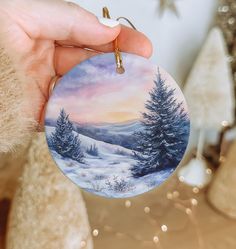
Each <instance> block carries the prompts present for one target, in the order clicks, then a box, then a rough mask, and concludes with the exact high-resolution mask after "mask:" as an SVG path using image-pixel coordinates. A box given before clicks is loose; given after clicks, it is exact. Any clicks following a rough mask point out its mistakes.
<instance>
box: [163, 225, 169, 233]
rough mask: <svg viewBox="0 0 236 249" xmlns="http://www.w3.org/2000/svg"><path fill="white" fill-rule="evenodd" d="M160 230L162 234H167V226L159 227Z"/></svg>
mask: <svg viewBox="0 0 236 249" xmlns="http://www.w3.org/2000/svg"><path fill="white" fill-rule="evenodd" d="M161 230H162V232H164V233H165V232H167V230H168V227H167V225H162V226H161Z"/></svg>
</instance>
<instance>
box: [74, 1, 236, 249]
mask: <svg viewBox="0 0 236 249" xmlns="http://www.w3.org/2000/svg"><path fill="white" fill-rule="evenodd" d="M76 2H77V3H79V4H80V5H81V6H82V7H85V8H87V9H88V10H90V11H92V12H94V13H95V14H96V15H98V16H101V10H102V7H103V6H107V7H108V8H109V9H110V12H111V15H112V17H113V18H117V17H119V16H125V17H127V18H129V19H130V20H131V21H132V22H133V23H134V24H135V26H136V27H137V29H138V30H139V31H141V32H143V33H145V34H146V35H147V36H148V37H149V38H150V39H151V40H152V43H153V46H154V54H153V56H152V58H151V60H152V61H153V63H155V64H158V65H161V66H162V67H164V68H165V69H166V70H167V71H168V72H169V73H170V74H171V75H172V76H173V77H174V78H175V79H176V81H177V82H178V83H179V85H180V86H181V87H182V89H183V91H184V94H185V97H186V99H187V102H188V105H189V110H190V115H191V121H192V132H191V139H190V143H189V148H188V151H187V153H186V156H185V158H184V159H183V161H182V163H181V166H180V167H179V168H178V170H177V171H176V173H175V174H174V176H172V177H171V179H169V180H168V181H167V182H166V183H165V184H163V185H162V186H161V187H160V188H158V189H156V190H154V191H152V192H150V193H146V194H144V195H142V196H139V197H136V198H131V199H127V200H107V199H103V198H99V197H94V196H92V195H90V194H86V193H84V198H85V200H86V205H87V208H88V215H89V220H90V223H91V229H92V233H93V237H94V246H95V248H96V249H100V248H112V249H121V248H136V249H141V248H150V249H151V248H161V249H162V248H165V249H172V248H181V249H184V248H186V249H189V248H191V249H195V248H196V249H197V248H200V249H208V248H214V249H216V248H220V249H224V248H227V249H228V248H236V238H235V234H236V220H235V218H236V193H235V189H236V184H235V182H236V157H235V152H236V144H235V143H234V139H235V131H234V128H233V127H234V117H235V111H234V108H235V98H234V82H233V78H234V71H235V55H236V39H235V31H236V23H235V22H236V1H235V0H232V1H230V0H222V1H217V0H198V1H196V0H148V1H143V0H129V1H126V0H120V1H111V0H110V1H109V0H100V1H92V0H86V1H85V0H78V1H76Z"/></svg>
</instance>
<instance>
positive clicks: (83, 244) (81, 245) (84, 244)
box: [80, 240, 87, 248]
mask: <svg viewBox="0 0 236 249" xmlns="http://www.w3.org/2000/svg"><path fill="white" fill-rule="evenodd" d="M86 245H87V243H86V241H84V240H82V241H81V243H80V247H81V248H85V247H86Z"/></svg>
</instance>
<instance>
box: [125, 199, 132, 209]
mask: <svg viewBox="0 0 236 249" xmlns="http://www.w3.org/2000/svg"><path fill="white" fill-rule="evenodd" d="M131 205H132V203H131V201H130V200H127V201H125V207H127V208H130V207H131Z"/></svg>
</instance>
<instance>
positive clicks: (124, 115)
mask: <svg viewBox="0 0 236 249" xmlns="http://www.w3.org/2000/svg"><path fill="white" fill-rule="evenodd" d="M122 56H123V59H124V61H125V67H126V73H125V74H122V75H117V74H116V71H115V70H114V69H115V68H116V64H115V60H114V55H113V53H109V54H103V55H99V56H95V57H93V58H91V59H89V60H87V61H85V62H83V63H82V64H79V65H77V66H76V67H75V68H74V69H72V70H71V71H70V72H68V75H65V76H64V77H63V78H62V79H61V80H60V84H58V85H57V87H56V88H55V89H54V91H53V93H52V96H51V97H50V101H49V102H50V103H49V104H48V106H47V111H46V117H45V131H46V137H47V141H48V144H49V148H50V153H51V155H52V157H53V159H54V161H55V162H56V164H57V165H58V167H59V168H60V170H62V172H63V173H64V174H65V175H66V176H67V177H68V178H69V179H71V180H72V181H73V182H74V183H75V184H77V185H78V186H80V187H81V188H83V189H85V190H86V191H89V192H91V193H94V194H97V195H100V196H104V197H109V198H129V197H131V196H136V195H139V194H142V193H144V192H147V191H149V190H151V189H153V188H154V187H157V186H159V185H160V184H161V183H162V182H164V181H165V180H166V179H167V178H168V177H169V176H170V174H172V172H173V171H174V169H175V168H176V167H177V165H178V164H179V162H180V161H181V159H182V157H183V154H184V152H185V149H186V146H187V143H188V135H189V118H188V114H187V104H186V102H185V99H184V96H183V94H182V92H181V89H180V88H179V87H178V85H177V84H176V82H175V80H174V79H173V78H172V77H171V76H170V75H169V74H168V73H167V72H166V71H165V70H164V69H162V68H158V70H157V66H155V65H153V64H152V63H151V62H150V61H149V60H147V59H145V58H142V57H140V56H136V55H132V54H126V53H122ZM91 72H92V73H91ZM154 79H155V80H154ZM65 99H66V101H65Z"/></svg>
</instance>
